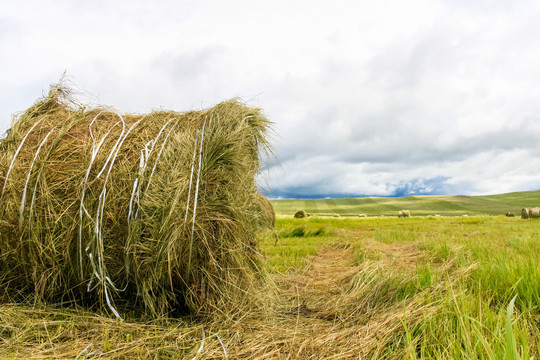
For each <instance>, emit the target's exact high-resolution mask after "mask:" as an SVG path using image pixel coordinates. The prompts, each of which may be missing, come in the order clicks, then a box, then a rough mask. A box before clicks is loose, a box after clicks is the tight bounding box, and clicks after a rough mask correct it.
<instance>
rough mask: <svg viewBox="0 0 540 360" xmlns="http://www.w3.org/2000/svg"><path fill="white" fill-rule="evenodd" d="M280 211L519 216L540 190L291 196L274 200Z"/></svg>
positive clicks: (538, 200)
mask: <svg viewBox="0 0 540 360" xmlns="http://www.w3.org/2000/svg"><path fill="white" fill-rule="evenodd" d="M273 203H274V207H275V209H276V213H277V214H280V215H293V214H294V213H295V212H296V211H298V210H301V209H303V210H305V211H306V212H308V213H309V214H315V215H320V216H329V215H332V214H339V215H341V216H357V215H358V214H362V213H363V214H367V215H368V216H380V215H385V216H396V215H397V213H398V211H399V210H401V209H408V210H410V211H411V214H412V215H413V216H414V215H417V216H429V215H434V214H439V215H444V216H459V215H465V214H468V215H502V214H506V213H507V212H509V211H510V212H513V213H514V214H516V215H518V216H519V214H520V213H521V209H522V208H524V207H535V206H539V204H540V190H537V191H523V192H515V193H507V194H500V195H487V196H461V195H459V196H436V195H429V196H407V197H401V198H384V197H363V198H347V199H310V200H301V199H288V200H273Z"/></svg>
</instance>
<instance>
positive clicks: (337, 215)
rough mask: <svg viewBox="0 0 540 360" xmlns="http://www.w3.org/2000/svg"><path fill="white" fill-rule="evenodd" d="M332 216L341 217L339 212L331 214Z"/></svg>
mask: <svg viewBox="0 0 540 360" xmlns="http://www.w3.org/2000/svg"><path fill="white" fill-rule="evenodd" d="M332 217H341V215H339V214H332Z"/></svg>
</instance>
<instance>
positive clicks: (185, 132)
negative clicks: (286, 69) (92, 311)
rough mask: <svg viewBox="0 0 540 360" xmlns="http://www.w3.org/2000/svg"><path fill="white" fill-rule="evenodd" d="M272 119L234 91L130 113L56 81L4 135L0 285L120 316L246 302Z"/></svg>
mask: <svg viewBox="0 0 540 360" xmlns="http://www.w3.org/2000/svg"><path fill="white" fill-rule="evenodd" d="M269 124H270V123H269V121H268V120H267V119H266V118H265V117H264V116H263V115H262V114H261V112H260V110H259V109H256V108H251V107H248V106H246V105H244V104H242V103H240V102H239V101H238V100H230V101H225V102H223V103H221V104H218V105H216V106H215V107H213V108H211V109H208V110H203V111H190V112H186V113H177V112H166V111H156V112H152V113H150V114H146V115H130V114H120V113H117V112H115V111H112V110H108V109H105V108H94V109H90V108H87V107H85V106H82V105H79V104H77V103H76V102H74V101H73V100H72V99H71V98H70V96H69V91H68V90H66V89H64V88H62V87H61V86H57V87H51V91H50V92H49V95H48V97H46V98H44V99H42V100H40V101H38V102H37V103H36V104H35V105H33V106H32V107H30V108H29V109H28V110H26V112H24V113H23V114H22V115H20V116H19V117H18V119H17V121H16V122H15V123H14V124H13V126H12V128H11V129H10V130H9V132H8V134H7V136H6V137H5V138H4V139H2V140H1V142H0V219H2V221H1V222H0V274H2V276H1V277H0V293H1V294H2V296H4V295H7V296H15V295H13V294H19V295H21V296H22V297H25V296H27V295H29V294H33V296H35V300H36V301H48V302H57V301H58V302H59V301H62V302H69V301H82V302H84V303H85V304H92V305H98V306H100V307H102V308H105V309H109V310H110V311H111V312H113V313H114V315H115V316H117V317H120V314H119V312H118V309H120V308H119V307H118V305H121V306H124V308H133V307H135V306H139V307H140V306H141V305H142V309H144V310H145V311H146V312H148V313H149V314H152V315H154V316H161V315H163V314H167V313H169V312H170V311H176V310H179V311H183V312H189V313H192V314H199V315H204V314H210V313H212V312H215V311H216V309H219V311H227V309H231V308H239V307H240V305H241V304H248V303H249V302H250V301H252V297H251V294H252V293H253V291H252V290H253V289H254V287H256V286H258V284H259V283H260V279H261V276H260V274H259V268H258V265H257V263H258V262H259V258H260V255H259V251H258V249H257V245H256V241H255V234H256V231H257V228H258V226H257V221H259V219H258V216H256V214H257V211H258V209H257V207H258V205H257V198H258V194H257V191H256V189H257V185H256V182H255V176H256V174H257V173H258V172H259V171H260V164H259V156H260V154H261V152H266V151H268V142H267V140H266V138H265V134H266V132H267V130H268V127H269ZM267 221H271V220H270V219H267ZM233 304H234V305H233Z"/></svg>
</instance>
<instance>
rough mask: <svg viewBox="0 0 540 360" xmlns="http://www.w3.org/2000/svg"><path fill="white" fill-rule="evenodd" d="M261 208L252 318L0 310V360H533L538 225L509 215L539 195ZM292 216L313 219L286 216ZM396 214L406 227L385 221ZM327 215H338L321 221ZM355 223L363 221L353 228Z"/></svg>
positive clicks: (538, 298) (537, 322)
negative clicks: (267, 222) (257, 296)
mask: <svg viewBox="0 0 540 360" xmlns="http://www.w3.org/2000/svg"><path fill="white" fill-rule="evenodd" d="M273 203H274V205H275V208H276V213H277V215H278V217H277V221H276V228H275V230H276V232H277V234H278V235H279V241H278V243H277V245H276V244H274V242H275V239H274V237H273V235H272V234H271V233H270V232H263V233H260V234H259V245H260V251H261V253H262V254H263V255H264V258H265V261H264V263H263V264H262V265H261V266H262V267H263V272H264V273H266V275H267V281H266V283H265V286H264V288H263V289H261V299H263V300H262V301H261V307H260V309H258V310H254V311H252V312H249V313H246V314H245V315H244V316H242V317H240V318H234V319H227V318H219V317H218V318H216V320H215V321H211V322H208V320H204V321H203V320H200V319H197V318H193V317H185V318H174V319H172V318H171V319H163V320H160V321H155V320H154V321H148V320H146V319H145V318H144V317H137V316H130V315H129V313H128V314H126V313H124V314H123V315H124V316H126V317H127V319H126V321H124V322H120V321H118V320H115V319H113V318H112V317H111V316H110V314H106V313H96V312H93V311H90V310H88V309H82V308H78V307H71V308H65V307H60V306H57V305H54V304H34V305H28V304H12V303H3V304H0V358H3V359H22V358H25V359H57V358H62V359H64V358H65V359H68V358H69V359H75V358H77V359H104V358H115V359H134V358H150V359H190V360H191V359H501V360H502V359H527V360H530V359H538V358H539V357H540V330H539V329H540V267H539V264H540V219H526V220H525V219H521V218H520V217H519V213H520V210H521V208H522V207H526V206H527V207H528V206H531V207H532V206H535V205H536V206H538V205H539V204H540V191H535V192H526V193H514V194H504V195H494V196H481V197H458V196H453V197H409V198H399V199H391V198H367V199H335V200H332V199H326V200H275V201H273ZM300 209H304V210H306V211H307V212H309V213H312V214H315V215H319V216H312V217H310V218H305V219H294V218H293V217H292V214H294V212H295V211H297V210H300ZM400 209H409V210H410V211H411V213H412V215H413V216H412V217H411V218H397V217H395V215H397V211H398V210H400ZM508 211H512V212H515V213H516V215H517V216H516V217H505V216H504V215H502V214H504V213H506V212H508ZM334 213H337V214H340V215H342V216H343V217H340V218H333V217H329V216H326V215H331V214H334ZM359 213H366V214H368V215H369V216H370V217H368V218H358V217H352V216H353V215H357V214H359ZM435 213H437V214H440V215H442V216H440V217H434V216H429V215H432V214H435ZM465 213H466V214H468V215H470V216H469V217H461V216H459V215H463V214H465ZM346 215H350V216H348V217H347V216H346ZM377 215H388V216H384V217H380V216H377ZM392 215H394V216H392ZM415 215H425V216H415Z"/></svg>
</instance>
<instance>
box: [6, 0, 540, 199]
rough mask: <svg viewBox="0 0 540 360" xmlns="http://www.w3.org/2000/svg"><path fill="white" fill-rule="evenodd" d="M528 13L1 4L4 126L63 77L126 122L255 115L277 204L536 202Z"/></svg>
mask: <svg viewBox="0 0 540 360" xmlns="http://www.w3.org/2000/svg"><path fill="white" fill-rule="evenodd" d="M539 4H540V3H539V2H537V1H527V0H524V1H519V2H510V1H499V0H454V1H435V0H434V1H428V0H409V1H401V0H388V1H384V0H382V1H363V0H360V1H359V0H356V1H353V0H351V1H342V0H333V1H313V0H311V1H308V0H273V1H253V0H252V1H247V0H246V1H244V0H228V1H222V0H212V1H202V0H201V1H187V0H179V1H173V0H167V1H153V2H149V1H138V0H136V1H134V0H129V1H127V0H120V1H118V0H117V1H104V0H86V1H75V0H72V1H67V0H66V1H61V0H51V1H44V0H40V1H32V0H31V1H2V5H1V7H0V69H2V70H1V71H0V132H1V133H4V132H5V130H7V129H8V128H9V127H10V124H11V121H12V115H13V114H14V113H16V112H18V111H21V110H24V109H26V108H28V107H29V106H30V105H31V104H32V103H34V102H35V101H36V100H37V99H38V98H39V97H41V96H42V95H43V94H45V93H46V92H47V91H48V87H49V84H51V83H54V82H56V81H58V80H59V79H60V77H61V75H62V74H63V72H64V71H66V73H67V76H68V78H69V80H70V81H72V82H73V83H74V84H75V85H76V86H77V88H78V89H80V90H81V91H80V94H79V97H80V100H81V101H83V102H85V103H93V104H103V105H112V106H114V107H115V108H117V109H119V110H120V111H123V112H147V111H150V110H152V109H158V108H163V109H167V110H169V109H170V110H177V111H186V110H192V109H195V110H197V109H202V108H206V107H210V106H213V105H214V104H216V103H218V102H220V101H223V100H226V99H229V98H232V97H240V98H242V99H243V100H244V101H245V102H247V103H248V104H250V105H253V106H257V107H261V108H262V109H263V110H264V113H265V114H266V115H267V117H268V118H269V119H270V120H272V121H273V122H274V123H275V124H274V131H275V136H274V137H273V140H272V143H273V145H274V148H275V152H276V156H277V158H278V159H279V164H278V163H277V162H275V161H274V162H273V163H271V164H270V166H269V169H268V170H267V171H266V172H265V179H266V180H265V181H262V180H261V185H264V184H266V183H267V184H268V185H269V186H270V188H271V196H273V197H327V196H330V197H334V196H336V197H337V196H341V197H344V196H362V195H378V196H402V195H412V194H465V195H475V194H494V193H503V192H510V191H522V190H537V189H540V36H539V34H540V5H539ZM265 186H266V185H265Z"/></svg>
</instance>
